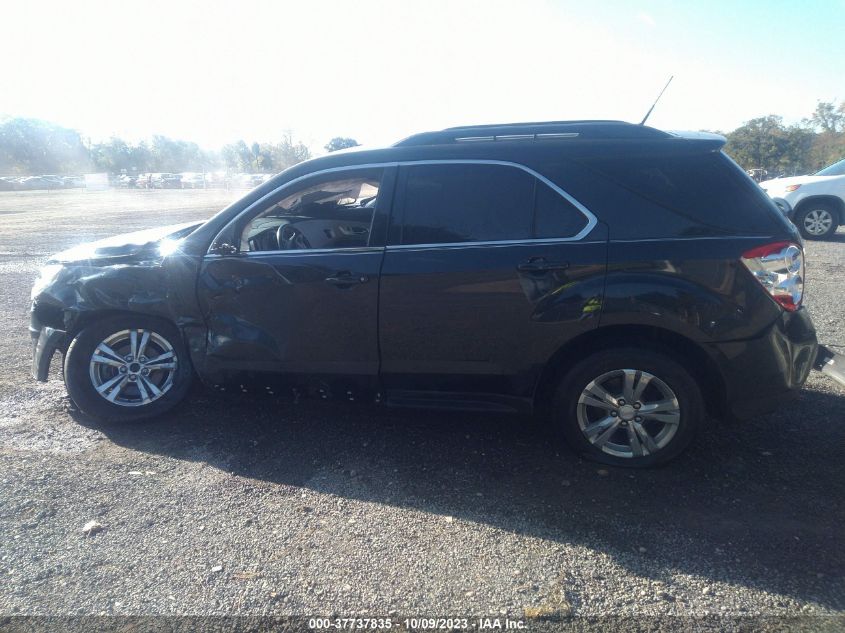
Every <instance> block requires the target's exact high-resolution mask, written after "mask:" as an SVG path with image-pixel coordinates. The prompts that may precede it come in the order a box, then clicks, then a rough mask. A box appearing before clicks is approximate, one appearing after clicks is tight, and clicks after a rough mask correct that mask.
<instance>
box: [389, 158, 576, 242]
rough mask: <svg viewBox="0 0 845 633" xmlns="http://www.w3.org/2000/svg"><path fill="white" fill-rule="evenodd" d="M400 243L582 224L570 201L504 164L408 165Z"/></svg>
mask: <svg viewBox="0 0 845 633" xmlns="http://www.w3.org/2000/svg"><path fill="white" fill-rule="evenodd" d="M406 173H407V177H406V181H405V188H404V189H405V196H404V214H403V215H404V222H403V226H402V235H401V243H402V244H446V243H460V242H487V241H503V240H525V239H532V238H535V237H542V238H551V237H571V236H573V235H575V234H577V233H578V232H579V231H580V230H581V229H582V228H584V226H585V225H586V224H587V219H586V218H585V217H584V214H582V213H581V212H580V211H579V210H578V209H577V208H576V207H575V206H574V205H572V204H571V203H570V202H569V201H567V200H566V199H565V198H563V197H561V195H560V194H559V193H557V192H556V191H555V190H553V189H552V188H551V187H549V186H548V185H546V184H545V183H543V182H541V181H539V180H538V179H537V178H535V177H534V176H532V175H531V174H530V173H528V172H526V171H524V170H522V169H519V168H518V167H511V166H508V165H484V164H471V163H470V164H460V163H451V164H439V165H415V166H410V167H408V168H407V172H406Z"/></svg>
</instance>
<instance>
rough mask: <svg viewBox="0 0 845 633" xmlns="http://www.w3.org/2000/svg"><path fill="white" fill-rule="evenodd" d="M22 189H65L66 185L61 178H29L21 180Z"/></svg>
mask: <svg viewBox="0 0 845 633" xmlns="http://www.w3.org/2000/svg"><path fill="white" fill-rule="evenodd" d="M19 182H20V187H21V189H25V190H34V189H64V187H65V183H64V181H63V180H62V179H61V178H60V177H59V176H27V177H25V178H21V180H20V181H19Z"/></svg>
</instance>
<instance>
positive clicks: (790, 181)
mask: <svg viewBox="0 0 845 633" xmlns="http://www.w3.org/2000/svg"><path fill="white" fill-rule="evenodd" d="M830 178H831V176H792V177H790V178H774V179H772V180H764V181H763V182H761V183H760V186H761V187H762V188H763V189H765V190H766V191H781V190H783V189H785V188H786V187H788V186H789V185H809V184H811V183H814V182H823V181H825V180H829V179H830Z"/></svg>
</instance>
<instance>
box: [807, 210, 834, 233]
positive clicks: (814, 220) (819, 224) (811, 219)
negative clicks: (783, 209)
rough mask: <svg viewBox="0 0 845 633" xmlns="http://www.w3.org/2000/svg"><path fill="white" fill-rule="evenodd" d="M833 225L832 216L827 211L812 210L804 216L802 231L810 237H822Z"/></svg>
mask: <svg viewBox="0 0 845 633" xmlns="http://www.w3.org/2000/svg"><path fill="white" fill-rule="evenodd" d="M832 225H833V215H831V213H830V211H828V210H827V209H813V210H812V211H808V212H807V213H806V214H805V215H804V230H805V231H807V233H809V234H810V235H824V234H825V233H827V232H828V231H829V230H830V227H831V226H832Z"/></svg>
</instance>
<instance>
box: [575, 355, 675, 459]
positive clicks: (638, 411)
mask: <svg viewBox="0 0 845 633" xmlns="http://www.w3.org/2000/svg"><path fill="white" fill-rule="evenodd" d="M577 418H578V426H579V427H580V428H581V432H582V433H583V434H584V436H585V437H586V438H587V440H588V441H589V442H590V444H592V445H593V446H595V447H596V448H598V449H600V450H601V451H602V452H604V453H607V454H608V455H613V456H615V457H627V458H634V457H645V456H647V455H654V454H655V453H657V452H658V451H660V450H661V449H662V448H664V447H665V446H666V445H667V444H669V442H671V441H672V438H673V437H674V436H675V434H676V433H677V432H678V427H679V425H680V421H681V407H680V404H679V403H678V398H677V396H676V395H675V393H674V392H673V391H672V389H671V388H670V387H669V385H667V384H666V383H665V382H663V381H662V380H660V379H659V378H658V377H656V376H654V375H653V374H650V373H648V372H646V371H641V370H637V369H616V370H613V371H609V372H606V373H604V374H602V375H601V376H599V377H597V378H596V379H594V380H592V381H591V382H590V383H589V384H588V385H587V386H586V387H585V388H584V390H583V391H582V392H581V396H580V397H579V398H578V408H577Z"/></svg>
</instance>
